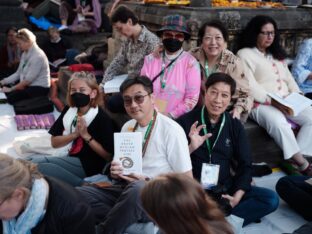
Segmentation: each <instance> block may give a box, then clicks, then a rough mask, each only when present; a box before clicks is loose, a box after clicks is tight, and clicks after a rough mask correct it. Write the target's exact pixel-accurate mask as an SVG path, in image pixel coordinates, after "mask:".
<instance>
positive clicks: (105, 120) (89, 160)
mask: <svg viewBox="0 0 312 234" xmlns="http://www.w3.org/2000/svg"><path fill="white" fill-rule="evenodd" d="M67 110H68V107H65V108H64V110H63V111H62V113H61V115H60V116H59V118H58V119H57V120H56V121H55V123H54V124H53V126H52V127H51V129H50V131H49V133H50V134H51V135H53V136H61V135H63V131H64V125H63V116H64V115H65V113H66V112H67ZM88 132H89V134H90V135H91V136H92V137H93V139H95V140H96V141H97V142H98V143H100V144H101V145H102V146H103V148H104V149H105V150H106V151H107V152H109V153H112V154H113V149H114V142H113V138H114V124H113V121H112V120H111V118H110V117H109V116H108V115H107V114H106V113H104V111H103V110H102V109H101V108H99V112H98V114H97V115H96V116H95V118H94V120H93V121H92V122H91V123H90V125H89V126H88ZM71 156H73V157H78V158H79V159H80V161H81V164H82V167H83V169H84V171H85V173H86V175H87V176H92V175H95V174H98V173H100V172H101V171H102V169H103V168H104V166H105V164H106V161H105V159H104V158H102V157H101V156H99V155H98V154H97V153H96V152H94V151H93V150H92V149H91V148H90V146H89V145H88V144H87V143H86V142H85V141H83V147H82V149H81V150H80V152H78V153H77V154H75V155H71Z"/></svg>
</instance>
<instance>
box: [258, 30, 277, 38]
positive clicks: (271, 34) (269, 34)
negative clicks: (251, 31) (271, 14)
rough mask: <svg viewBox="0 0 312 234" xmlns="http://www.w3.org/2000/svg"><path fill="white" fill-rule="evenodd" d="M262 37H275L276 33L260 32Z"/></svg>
mask: <svg viewBox="0 0 312 234" xmlns="http://www.w3.org/2000/svg"><path fill="white" fill-rule="evenodd" d="M260 33H261V34H262V35H264V36H267V37H268V36H272V37H274V36H275V32H274V31H272V32H263V31H262V32H260Z"/></svg>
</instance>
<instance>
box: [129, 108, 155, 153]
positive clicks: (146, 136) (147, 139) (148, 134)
mask: <svg viewBox="0 0 312 234" xmlns="http://www.w3.org/2000/svg"><path fill="white" fill-rule="evenodd" d="M156 116H157V111H154V114H153V118H152V119H151V121H150V122H149V124H148V126H147V129H146V132H145V135H144V139H143V143H142V145H143V146H142V148H143V157H144V154H145V151H146V147H147V144H148V141H149V138H150V136H151V132H152V130H153V127H154V124H155V121H156ZM138 126H139V124H138V122H136V124H135V126H134V128H133V132H135V131H136V130H137V128H138Z"/></svg>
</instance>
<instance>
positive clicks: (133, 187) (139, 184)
mask: <svg viewBox="0 0 312 234" xmlns="http://www.w3.org/2000/svg"><path fill="white" fill-rule="evenodd" d="M145 184H146V182H145V181H143V180H137V181H134V182H132V183H130V184H129V185H128V186H127V191H131V192H134V193H137V192H138V193H139V192H141V190H142V189H143V187H144V185H145Z"/></svg>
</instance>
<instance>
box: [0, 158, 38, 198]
mask: <svg viewBox="0 0 312 234" xmlns="http://www.w3.org/2000/svg"><path fill="white" fill-rule="evenodd" d="M41 177H42V175H41V174H40V173H39V172H38V170H37V166H36V165H35V164H33V163H31V162H29V161H25V160H20V159H14V158H12V157H10V156H8V155H6V154H1V153H0V188H1V189H0V199H1V200H2V199H5V198H6V197H8V196H10V195H11V194H12V193H13V192H14V190H15V189H17V188H26V189H27V190H29V191H30V190H31V188H32V183H33V180H34V179H35V178H41Z"/></svg>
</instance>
